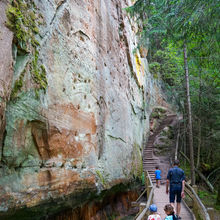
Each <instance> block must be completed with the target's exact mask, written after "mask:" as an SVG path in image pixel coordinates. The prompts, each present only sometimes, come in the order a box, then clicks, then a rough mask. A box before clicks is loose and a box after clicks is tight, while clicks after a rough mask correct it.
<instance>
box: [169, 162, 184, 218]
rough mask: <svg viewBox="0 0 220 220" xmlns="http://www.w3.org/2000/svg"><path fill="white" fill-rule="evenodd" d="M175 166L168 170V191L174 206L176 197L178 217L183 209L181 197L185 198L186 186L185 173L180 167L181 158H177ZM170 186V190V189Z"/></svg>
mask: <svg viewBox="0 0 220 220" xmlns="http://www.w3.org/2000/svg"><path fill="white" fill-rule="evenodd" d="M173 165H174V166H173V167H172V168H171V169H170V170H169V171H168V174H167V181H166V193H167V194H168V193H170V194H169V200H170V203H171V205H172V206H173V207H174V202H175V199H176V202H177V205H176V214H177V217H178V219H181V217H180V210H181V198H184V197H185V195H184V187H185V174H184V171H183V170H182V169H181V168H179V160H175V161H174V163H173ZM169 187H170V190H169Z"/></svg>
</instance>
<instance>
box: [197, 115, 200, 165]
mask: <svg viewBox="0 0 220 220" xmlns="http://www.w3.org/2000/svg"><path fill="white" fill-rule="evenodd" d="M200 153H201V119H200V118H199V119H198V149H197V163H196V168H197V169H198V168H199V165H200Z"/></svg>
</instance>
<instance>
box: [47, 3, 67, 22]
mask: <svg viewBox="0 0 220 220" xmlns="http://www.w3.org/2000/svg"><path fill="white" fill-rule="evenodd" d="M66 2H67V0H63V1H61V2H60V3H59V5H58V6H57V8H56V11H55V13H54V16H53V18H52V19H51V22H50V25H51V24H53V22H54V19H55V18H56V16H57V13H59V11H60V10H61V7H62V6H63V5H64V4H65V3H66Z"/></svg>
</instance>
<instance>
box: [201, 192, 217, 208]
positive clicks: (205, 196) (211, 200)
mask: <svg viewBox="0 0 220 220" xmlns="http://www.w3.org/2000/svg"><path fill="white" fill-rule="evenodd" d="M198 196H199V198H200V199H201V200H202V202H203V204H204V205H205V206H207V207H215V208H216V210H219V209H218V208H219V207H218V206H215V202H216V199H217V193H216V192H215V193H211V192H209V191H207V190H205V189H199V190H198Z"/></svg>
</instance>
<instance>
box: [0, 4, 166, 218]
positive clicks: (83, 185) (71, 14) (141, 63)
mask: <svg viewBox="0 0 220 220" xmlns="http://www.w3.org/2000/svg"><path fill="white" fill-rule="evenodd" d="M129 5H131V2H130V1H129V0H112V1H110V0H87V1H85V0H50V1H49V0H45V1H42V0H34V2H33V1H31V0H23V1H22V0H17V1H12V3H10V4H9V3H8V1H7V0H2V1H0V26H1V32H0V47H1V52H0V95H1V97H0V119H1V121H0V152H1V155H0V159H1V167H0V212H1V213H3V214H4V213H7V212H10V211H11V210H14V209H15V210H17V209H21V208H23V207H37V206H38V205H41V204H45V203H47V202H48V203H50V201H52V200H53V201H54V200H56V201H61V200H62V201H63V200H65V198H66V196H71V197H68V202H71V207H73V208H74V207H77V206H79V205H80V204H81V203H82V202H85V201H86V199H90V198H91V197H90V194H91V192H93V193H94V194H96V195H97V194H100V193H101V192H103V190H106V189H110V188H112V187H113V186H116V185H118V184H120V183H128V182H132V181H133V180H134V178H135V177H137V176H138V175H140V174H141V169H142V148H143V143H144V140H145V139H146V138H147V133H148V130H149V114H150V112H151V110H152V108H153V106H154V105H165V102H164V98H163V95H162V93H161V89H160V86H159V83H158V82H157V81H156V80H155V79H154V78H153V77H152V76H151V74H150V73H149V72H148V64H147V60H146V58H145V57H144V56H145V55H146V54H145V55H143V54H142V56H140V52H139V51H138V50H137V49H136V48H137V43H138V42H137V39H136V36H135V32H136V31H137V25H136V24H135V23H134V22H133V21H132V20H131V19H130V18H129V16H127V15H126V12H125V11H124V10H123V8H125V7H128V6H129ZM88 192H90V194H89V193H88ZM82 195H86V196H84V197H83V196H82ZM80 196H81V198H84V199H79V197H80ZM60 204H61V203H60ZM56 206H59V202H57V203H56ZM44 207H46V206H44ZM50 210H51V208H50ZM51 212H53V210H52V211H51Z"/></svg>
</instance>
